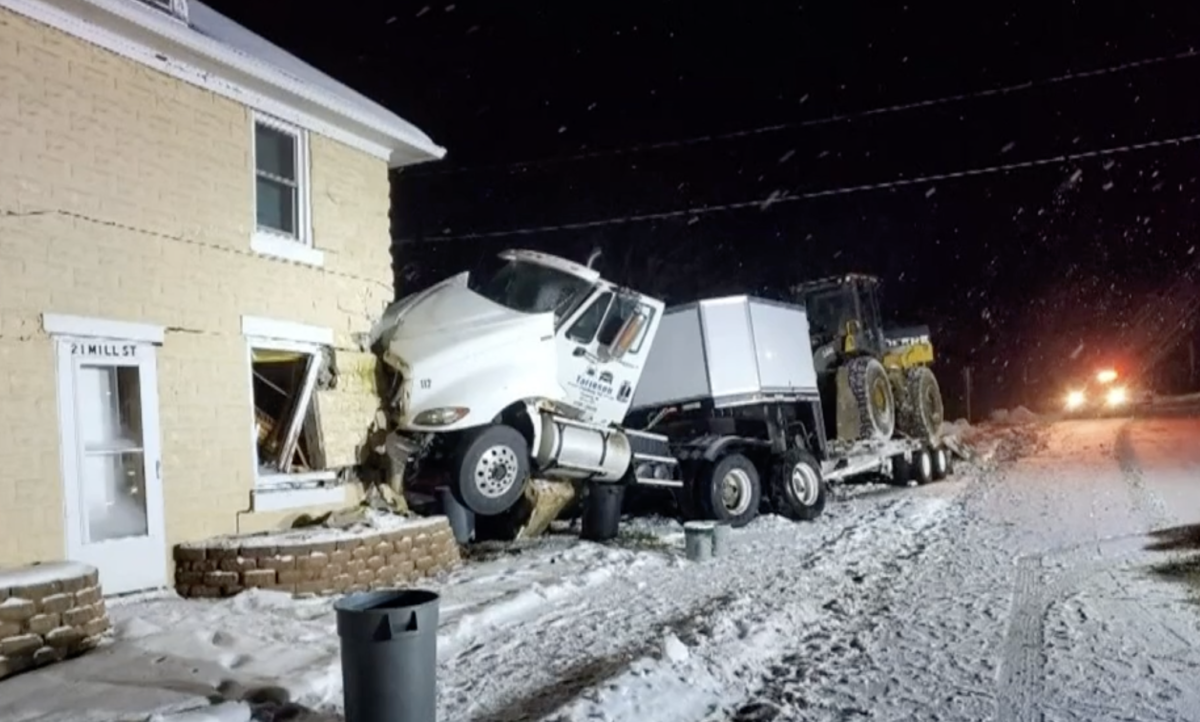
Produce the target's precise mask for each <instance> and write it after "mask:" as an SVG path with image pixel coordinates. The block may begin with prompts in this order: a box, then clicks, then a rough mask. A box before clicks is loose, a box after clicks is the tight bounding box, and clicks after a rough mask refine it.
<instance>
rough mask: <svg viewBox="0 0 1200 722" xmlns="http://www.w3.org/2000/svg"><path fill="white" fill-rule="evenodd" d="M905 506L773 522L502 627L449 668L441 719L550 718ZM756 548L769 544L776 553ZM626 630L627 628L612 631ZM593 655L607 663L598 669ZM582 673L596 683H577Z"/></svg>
mask: <svg viewBox="0 0 1200 722" xmlns="http://www.w3.org/2000/svg"><path fill="white" fill-rule="evenodd" d="M901 503H903V502H902V500H901V499H897V498H893V497H889V498H887V499H881V500H879V501H877V502H874V505H873V506H871V507H869V508H868V509H865V510H864V509H861V508H859V509H856V510H855V511H849V510H848V509H846V508H845V507H849V506H852V505H850V504H847V505H845V507H843V508H842V509H840V510H839V511H840V512H841V513H827V516H826V517H823V518H822V519H821V520H819V521H818V522H817V523H816V524H812V525H807V524H796V523H794V522H786V521H780V520H774V521H773V520H768V519H764V520H763V522H765V523H767V524H771V523H776V524H778V525H779V527H778V528H774V529H772V528H771V527H766V528H765V529H762V530H756V529H755V528H753V527H751V528H749V529H746V530H742V531H740V532H739V533H738V538H736V540H735V542H734V546H735V550H734V552H733V553H732V554H730V556H728V557H725V558H723V559H715V560H713V561H712V562H708V563H706V564H703V565H697V564H693V563H690V562H685V561H683V560H682V559H680V558H678V557H675V558H674V559H673V560H672V562H671V563H669V564H667V565H665V566H657V567H655V568H654V569H653V571H652V572H650V573H645V572H642V570H633V574H631V575H630V576H629V577H624V578H614V579H613V580H612V582H611V583H610V584H608V585H605V586H604V587H603V588H598V589H594V590H589V592H588V598H587V599H586V602H587V603H586V605H582V606H581V605H579V604H577V602H578V601H579V600H578V598H575V599H572V600H571V601H572V604H569V605H568V604H555V605H552V606H551V608H550V609H548V610H546V612H545V613H544V614H542V615H540V616H538V617H537V618H535V619H531V620H529V621H528V622H525V623H522V624H518V625H514V626H513V627H508V628H505V629H503V630H497V634H495V635H489V637H488V638H487V639H482V640H479V642H481V643H480V644H475V645H472V646H471V647H470V648H469V649H467V650H466V651H464V652H463V653H460V654H459V655H457V656H456V657H455V658H453V659H451V660H448V661H447V663H446V664H444V665H441V666H442V667H443V671H442V673H441V674H442V676H443V680H444V681H443V682H442V684H441V686H442V689H443V693H442V695H441V699H440V700H439V708H440V709H439V717H442V718H446V719H464V720H471V719H473V720H479V721H480V722H482V721H483V720H487V721H488V722H495V720H497V719H501V718H500V717H498V716H497V715H498V714H502V715H504V717H503V719H504V720H506V722H518V721H520V720H534V719H538V718H539V717H542V716H545V715H546V714H549V713H551V712H553V710H554V709H556V708H557V707H560V706H562V705H563V704H566V703H568V702H569V701H571V700H570V697H574V696H576V695H578V694H579V693H580V692H582V691H584V688H588V689H594V688H596V687H599V686H601V685H603V684H604V683H605V682H606V681H608V680H609V679H611V678H613V677H616V676H618V675H620V674H622V673H623V672H625V671H626V670H627V669H628V668H629V665H630V664H631V663H632V662H633V661H635V660H637V659H640V658H643V657H645V656H647V655H648V654H651V653H652V652H653V651H654V650H655V649H657V648H659V647H660V646H661V639H662V636H663V634H664V632H671V633H675V634H678V636H681V637H684V636H686V635H690V636H694V637H697V638H700V639H702V638H704V637H706V636H708V635H709V634H710V633H711V630H710V629H709V628H708V627H709V626H710V618H711V617H712V616H713V615H714V614H715V613H716V612H717V611H718V610H720V609H722V608H723V607H724V606H726V605H727V604H728V600H729V598H730V595H733V596H735V597H736V596H739V595H741V596H753V597H761V595H762V594H763V593H771V590H774V589H776V588H777V587H778V586H779V585H786V584H787V582H788V581H790V582H792V583H793V584H794V582H795V578H796V576H797V574H801V573H803V572H804V571H805V570H808V569H810V568H812V567H813V566H814V565H815V564H817V563H818V562H819V561H820V560H822V559H824V558H827V557H828V556H829V555H831V554H832V555H835V556H836V555H837V554H838V553H839V552H838V550H839V549H841V548H844V547H846V546H847V545H854V544H855V543H857V542H858V540H860V539H862V538H864V537H869V536H870V535H871V534H872V531H873V529H874V525H875V522H877V521H879V520H883V519H886V518H887V517H888V516H889V515H890V514H891V513H892V512H893V511H894V507H896V506H897V505H899V504H901ZM839 506H841V505H839ZM853 506H856V507H857V506H859V505H853ZM830 511H833V510H832V509H831V510H830ZM784 530H786V532H785V531H784ZM791 530H795V532H794V533H792V532H791ZM810 530H811V531H810ZM785 543H786V544H785ZM747 546H757V547H765V551H766V552H767V553H762V550H758V549H754V548H747ZM639 572H642V573H639ZM617 628H619V629H620V630H621V632H620V633H619V634H618V633H614V632H613V630H614V629H617ZM680 631H683V632H684V634H679V632H680ZM630 640H636V641H634V642H630ZM588 660H606V661H605V662H604V663H597V664H594V665H589V663H588ZM447 672H448V673H449V674H447ZM580 677H583V678H584V681H586V682H587V683H588V684H586V685H580V684H578V683H576V682H572V679H573V678H574V679H576V681H578V678H580ZM556 686H557V687H566V688H568V689H569V691H570V695H567V694H565V693H564V694H559V693H556V692H553V691H552V690H554V689H555V687H556ZM451 690H453V691H451ZM531 690H532V691H531Z"/></svg>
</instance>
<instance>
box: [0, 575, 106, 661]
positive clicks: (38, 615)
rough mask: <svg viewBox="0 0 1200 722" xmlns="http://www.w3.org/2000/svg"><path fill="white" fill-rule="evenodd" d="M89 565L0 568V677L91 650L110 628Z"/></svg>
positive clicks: (95, 578)
mask: <svg viewBox="0 0 1200 722" xmlns="http://www.w3.org/2000/svg"><path fill="white" fill-rule="evenodd" d="M101 597H102V594H101V591H100V581H99V575H98V574H97V572H96V569H95V568H94V567H90V566H88V565H86V564H77V563H74V562H58V563H54V564H38V565H35V566H31V567H23V568H19V569H7V570H0V679H3V678H5V677H8V676H11V675H14V674H17V673H18V672H24V671H25V670H27V669H32V668H34V667H42V666H45V665H47V664H52V663H54V662H58V661H61V660H63V659H66V658H68V657H74V656H76V655H79V654H82V653H83V652H86V651H88V650H90V649H93V648H94V647H95V646H96V645H97V644H98V643H99V642H100V638H101V637H102V636H103V635H104V633H105V632H107V631H108V629H109V626H110V625H109V621H108V612H107V610H106V609H105V606H104V600H103V599H102V598H101Z"/></svg>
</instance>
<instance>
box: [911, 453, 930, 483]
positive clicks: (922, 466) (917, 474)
mask: <svg viewBox="0 0 1200 722" xmlns="http://www.w3.org/2000/svg"><path fill="white" fill-rule="evenodd" d="M912 478H913V479H915V480H916V482H917V484H928V483H929V482H931V481H933V454H932V453H930V451H929V449H918V450H916V451H914V452H913V455H912Z"/></svg>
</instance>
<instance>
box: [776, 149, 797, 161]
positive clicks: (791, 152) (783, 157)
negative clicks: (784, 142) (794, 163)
mask: <svg viewBox="0 0 1200 722" xmlns="http://www.w3.org/2000/svg"><path fill="white" fill-rule="evenodd" d="M794 155H796V151H795V149H793V150H789V151H788V152H786V153H784V154H783V155H781V156H780V157H779V162H780V163H787V162H788V161H789V160H791V158H792V156H794Z"/></svg>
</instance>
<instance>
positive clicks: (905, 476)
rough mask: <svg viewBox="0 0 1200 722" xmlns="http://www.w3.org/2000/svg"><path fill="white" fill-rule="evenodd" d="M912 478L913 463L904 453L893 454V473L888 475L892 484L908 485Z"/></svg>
mask: <svg viewBox="0 0 1200 722" xmlns="http://www.w3.org/2000/svg"><path fill="white" fill-rule="evenodd" d="M912 479H913V463H912V462H911V461H909V459H908V457H906V456H905V455H904V454H896V455H895V456H893V457H892V475H891V476H890V477H888V483H889V484H891V485H892V486H908V482H910V481H912Z"/></svg>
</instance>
